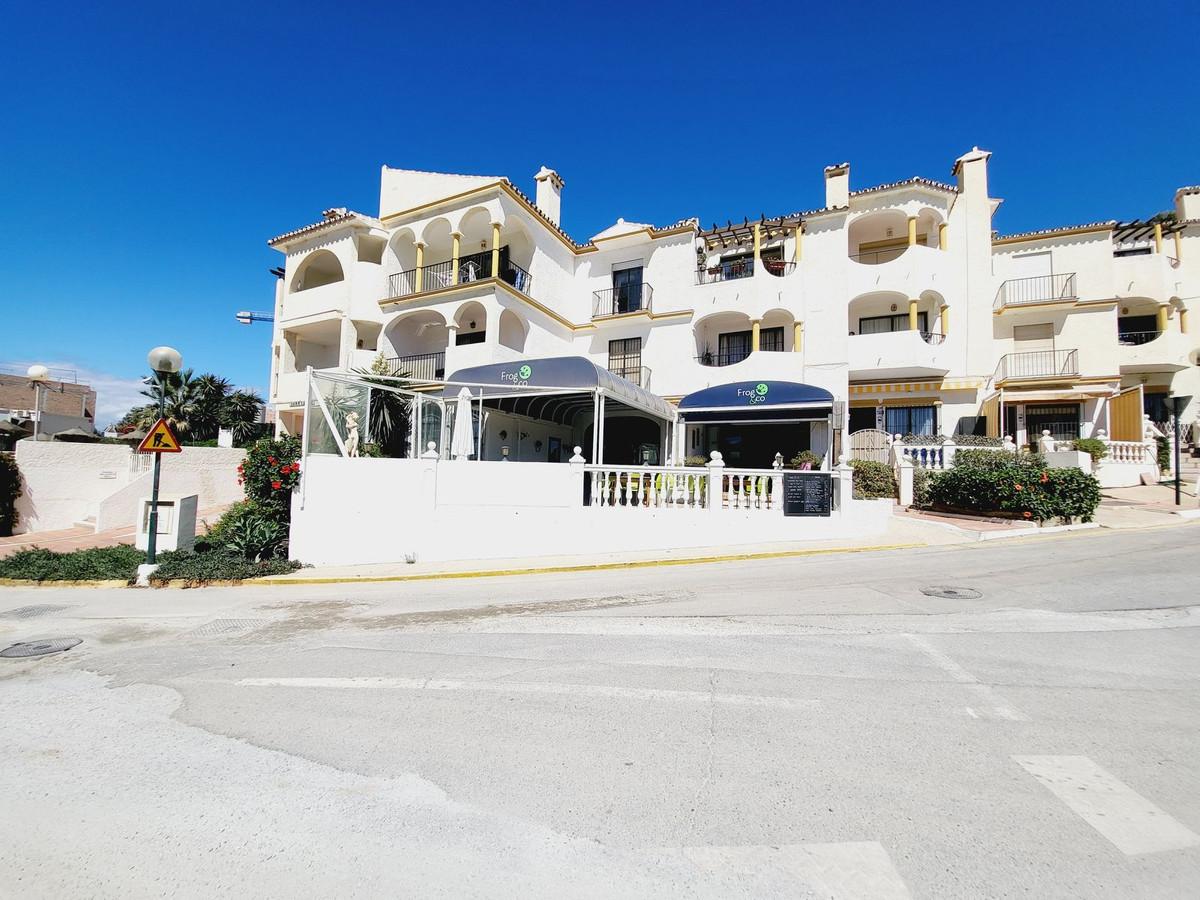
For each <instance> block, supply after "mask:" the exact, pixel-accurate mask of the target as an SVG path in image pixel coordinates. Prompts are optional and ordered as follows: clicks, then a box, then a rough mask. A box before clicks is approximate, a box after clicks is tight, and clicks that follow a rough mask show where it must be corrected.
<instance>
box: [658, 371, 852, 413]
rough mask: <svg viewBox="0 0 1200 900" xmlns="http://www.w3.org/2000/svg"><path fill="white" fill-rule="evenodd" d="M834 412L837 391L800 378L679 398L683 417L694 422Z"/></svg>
mask: <svg viewBox="0 0 1200 900" xmlns="http://www.w3.org/2000/svg"><path fill="white" fill-rule="evenodd" d="M832 412H833V394H831V393H830V392H829V391H827V390H825V389H824V388H820V387H817V386H815V385H811V384H802V383H800V382H796V381H736V382H733V383H731V384H718V385H714V386H713V387H707V388H704V389H703V390H699V391H694V392H693V393H691V394H688V395H687V396H686V397H684V398H683V399H682V400H680V401H679V416H680V418H682V419H685V420H687V421H688V422H690V423H696V422H769V421H776V422H778V421H801V420H815V419H824V418H825V417H827V416H829V415H830V414H831V413H832Z"/></svg>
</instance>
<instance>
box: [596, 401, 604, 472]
mask: <svg viewBox="0 0 1200 900" xmlns="http://www.w3.org/2000/svg"><path fill="white" fill-rule="evenodd" d="M599 397H600V418H599V420H598V422H597V425H596V428H597V430H598V431H599V433H600V445H599V446H598V447H597V448H596V462H598V463H602V462H604V394H603V393H601V394H600V395H599Z"/></svg>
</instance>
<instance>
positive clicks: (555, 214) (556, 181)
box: [533, 166, 563, 225]
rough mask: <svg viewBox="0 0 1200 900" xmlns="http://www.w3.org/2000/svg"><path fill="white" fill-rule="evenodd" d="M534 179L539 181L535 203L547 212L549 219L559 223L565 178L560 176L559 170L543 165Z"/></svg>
mask: <svg viewBox="0 0 1200 900" xmlns="http://www.w3.org/2000/svg"><path fill="white" fill-rule="evenodd" d="M533 180H534V181H536V182H537V193H536V194H534V203H535V204H536V205H537V208H538V209H540V210H541V211H542V212H544V213H545V214H546V218H547V219H549V220H550V221H551V222H553V223H554V224H555V225H557V224H559V218H560V214H561V212H562V189H563V180H562V179H561V178H559V177H558V173H557V172H555V171H554V170H553V169H547V168H546V167H545V166H542V168H541V171H539V172H538V173H537V174H536V175H534V176H533Z"/></svg>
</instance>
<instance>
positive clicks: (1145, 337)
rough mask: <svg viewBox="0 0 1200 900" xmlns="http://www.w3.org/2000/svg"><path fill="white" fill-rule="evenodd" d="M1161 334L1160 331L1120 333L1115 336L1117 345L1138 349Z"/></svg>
mask: <svg viewBox="0 0 1200 900" xmlns="http://www.w3.org/2000/svg"><path fill="white" fill-rule="evenodd" d="M1160 334H1162V332H1161V331H1122V332H1120V333H1118V334H1117V343H1118V344H1120V345H1121V346H1122V347H1140V346H1141V345H1142V344H1148V343H1150V342H1151V341H1152V340H1154V339H1155V338H1156V337H1158V336H1159V335H1160Z"/></svg>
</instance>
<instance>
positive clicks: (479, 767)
mask: <svg viewBox="0 0 1200 900" xmlns="http://www.w3.org/2000/svg"><path fill="white" fill-rule="evenodd" d="M1197 538H1200V525H1195V526H1192V525H1189V526H1184V527H1177V528H1173V529H1163V530H1153V531H1144V532H1139V533H1128V532H1125V533H1120V534H1111V533H1096V532H1090V533H1081V534H1075V535H1069V536H1063V537H1056V538H1049V537H1047V538H1040V539H1030V540H1024V541H1018V542H994V543H986V544H979V545H975V544H972V545H956V546H953V547H948V548H930V549H924V550H907V551H893V552H886V553H863V554H843V555H836V556H826V557H810V558H800V559H781V560H770V561H762V562H753V563H727V564H713V565H696V566H680V567H663V568H651V569H631V570H627V571H617V572H614V571H605V572H598V573H578V574H569V575H543V576H533V577H523V578H496V579H471V580H450V581H438V582H416V583H409V584H396V583H393V584H378V585H355V586H353V587H345V586H339V585H321V586H311V587H309V586H293V587H246V588H237V589H229V588H222V589H205V590H192V591H180V590H161V591H116V590H114V591H107V590H48V589H39V590H24V589H13V588H0V646H3V645H6V644H8V643H10V642H11V641H14V640H24V639H29V638H33V637H46V636H77V637H81V638H83V643H82V644H80V645H79V646H78V647H76V648H75V649H73V650H71V651H69V652H67V653H65V654H60V655H58V656H54V657H46V658H42V659H39V660H36V661H13V660H0V663H2V664H3V665H0V716H2V719H0V722H2V723H3V724H2V726H0V792H2V793H0V796H3V798H4V811H3V814H2V815H0V896H13V897H55V898H62V897H143V896H145V897H150V896H166V895H170V896H174V897H205V898H211V897H235V896H236V897H280V898H283V897H287V898H298V897H330V896H338V897H399V896H403V897H455V898H461V897H556V898H557V897H605V898H614V897H714V898H732V897H755V898H758V897H836V898H903V897H914V898H921V897H948V898H962V897H972V898H973V897H1036V898H1055V897H1087V898H1105V897H1130V898H1172V897H1180V898H1194V897H1196V896H1200V653H1198V651H1200V630H1198V629H1197V626H1198V625H1200V609H1198V608H1197V606H1196V603H1197V600H1196V596H1197V585H1198V584H1200V581H1198V577H1197V562H1198V560H1200V555H1198V553H1197ZM936 586H950V587H953V588H958V589H967V590H970V591H976V592H978V593H979V595H980V596H978V597H973V596H970V595H963V596H957V597H950V598H940V597H935V596H928V595H926V594H924V593H922V591H921V589H922V588H929V587H936ZM55 606H57V607H62V608H59V609H45V608H44V607H55Z"/></svg>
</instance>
